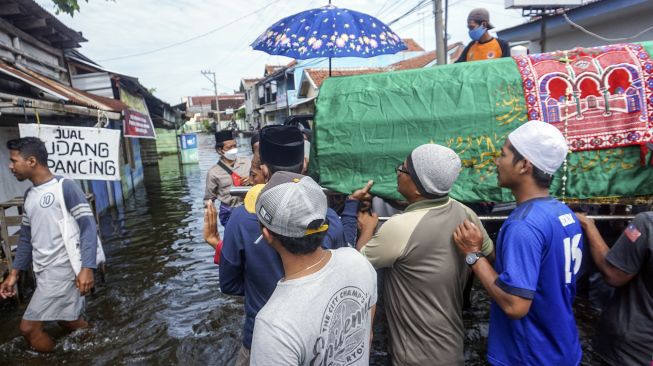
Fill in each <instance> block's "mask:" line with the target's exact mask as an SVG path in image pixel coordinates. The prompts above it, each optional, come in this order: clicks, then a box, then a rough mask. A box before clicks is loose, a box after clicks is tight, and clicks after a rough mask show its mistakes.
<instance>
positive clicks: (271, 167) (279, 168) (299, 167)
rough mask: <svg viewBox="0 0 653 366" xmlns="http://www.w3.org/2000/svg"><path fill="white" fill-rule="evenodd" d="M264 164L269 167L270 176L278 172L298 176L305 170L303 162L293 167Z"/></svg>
mask: <svg viewBox="0 0 653 366" xmlns="http://www.w3.org/2000/svg"><path fill="white" fill-rule="evenodd" d="M263 164H264V165H265V166H267V167H268V170H269V171H270V176H273V175H274V173H276V172H291V173H296V174H302V170H304V161H303V160H302V161H301V162H300V163H298V164H295V165H291V166H280V165H274V164H266V163H263Z"/></svg>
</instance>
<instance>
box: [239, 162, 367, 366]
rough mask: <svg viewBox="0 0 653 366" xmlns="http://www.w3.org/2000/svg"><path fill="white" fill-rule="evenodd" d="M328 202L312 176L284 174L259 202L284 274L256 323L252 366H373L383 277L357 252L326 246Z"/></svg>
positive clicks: (258, 208) (262, 221) (272, 181)
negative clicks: (373, 337)
mask: <svg viewBox="0 0 653 366" xmlns="http://www.w3.org/2000/svg"><path fill="white" fill-rule="evenodd" d="M326 212H327V200H326V196H325V195H324V193H323V192H322V188H321V187H320V186H319V185H318V184H317V183H315V182H314V181H313V180H312V179H311V178H310V177H305V176H302V175H299V174H294V173H289V172H277V173H275V174H274V175H273V176H272V178H271V179H270V181H269V182H268V183H267V184H266V186H265V188H263V190H262V191H261V193H260V195H259V196H258V199H257V201H256V215H257V217H258V220H259V222H260V224H261V225H262V232H263V235H262V237H263V238H265V240H266V241H267V242H268V243H270V245H271V246H272V247H273V248H274V249H275V250H276V251H277V252H278V253H279V256H280V257H281V261H282V262H283V268H284V272H285V276H284V277H283V278H282V279H281V280H280V281H279V283H278V284H277V288H276V289H275V290H274V293H273V294H272V297H270V300H268V302H267V303H266V305H265V306H264V307H263V308H262V309H261V310H260V311H259V313H258V315H257V316H256V322H255V323H254V324H255V325H254V336H253V340H252V351H251V365H255V366H256V365H369V353H370V341H371V334H372V318H373V317H374V309H375V307H376V273H375V271H374V268H373V267H372V265H371V264H370V263H369V262H368V261H367V259H365V257H363V256H362V255H361V254H360V253H358V252H357V251H356V250H355V249H353V248H340V249H336V250H326V249H323V248H322V247H321V243H322V240H323V239H324V235H325V234H326V231H327V229H328V227H329V225H328V222H327V219H326Z"/></svg>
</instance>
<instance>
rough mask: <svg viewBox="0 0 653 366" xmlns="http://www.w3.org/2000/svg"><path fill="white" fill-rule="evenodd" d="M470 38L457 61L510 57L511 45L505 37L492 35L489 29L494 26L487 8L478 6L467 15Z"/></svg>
mask: <svg viewBox="0 0 653 366" xmlns="http://www.w3.org/2000/svg"><path fill="white" fill-rule="evenodd" d="M467 28H468V29H469V38H471V39H472V41H471V42H470V43H469V44H467V46H466V47H465V49H464V50H463V53H462V54H461V55H460V57H459V58H458V60H457V61H456V62H467V61H480V60H491V59H495V58H501V57H510V46H509V45H508V42H506V41H504V40H503V39H499V38H495V37H492V35H491V34H490V32H489V30H490V29H492V28H494V26H493V25H492V24H491V23H490V13H489V12H488V11H487V9H484V8H477V9H473V10H472V11H470V12H469V15H468V16H467Z"/></svg>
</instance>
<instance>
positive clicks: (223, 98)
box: [190, 93, 245, 111]
mask: <svg viewBox="0 0 653 366" xmlns="http://www.w3.org/2000/svg"><path fill="white" fill-rule="evenodd" d="M190 100H191V103H190V104H191V105H200V104H201V105H206V106H210V105H211V104H212V103H214V102H215V96H213V95H202V96H194V97H190ZM218 100H219V101H220V110H221V111H224V110H226V109H229V108H233V109H236V108H238V107H240V106H241V105H242V104H243V103H245V94H241V93H237V94H228V95H219V96H218Z"/></svg>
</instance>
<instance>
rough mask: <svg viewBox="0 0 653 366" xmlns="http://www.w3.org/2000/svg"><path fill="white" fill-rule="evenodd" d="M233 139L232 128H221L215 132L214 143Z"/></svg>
mask: <svg viewBox="0 0 653 366" xmlns="http://www.w3.org/2000/svg"><path fill="white" fill-rule="evenodd" d="M233 139H234V131H232V130H222V131H219V132H216V133H215V144H216V146H217V144H219V143H220V142H225V141H229V140H233Z"/></svg>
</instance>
